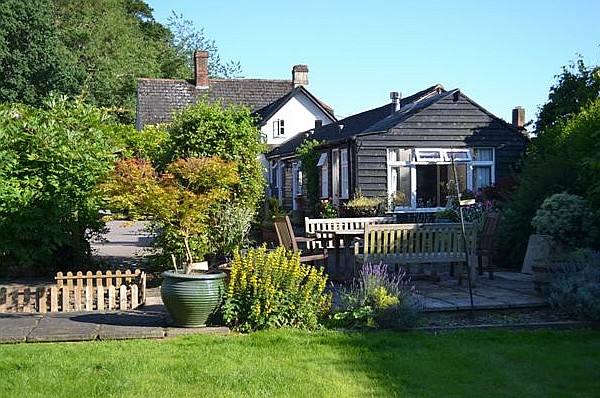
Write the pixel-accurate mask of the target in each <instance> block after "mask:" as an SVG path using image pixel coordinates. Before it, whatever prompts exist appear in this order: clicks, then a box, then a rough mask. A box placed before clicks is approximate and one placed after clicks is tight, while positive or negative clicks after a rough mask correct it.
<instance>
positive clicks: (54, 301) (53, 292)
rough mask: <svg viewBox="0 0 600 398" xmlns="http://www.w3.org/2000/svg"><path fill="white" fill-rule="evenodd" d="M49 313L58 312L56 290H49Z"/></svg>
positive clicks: (53, 288) (55, 288)
mask: <svg viewBox="0 0 600 398" xmlns="http://www.w3.org/2000/svg"><path fill="white" fill-rule="evenodd" d="M50 312H58V288H57V287H56V286H52V287H51V288H50Z"/></svg>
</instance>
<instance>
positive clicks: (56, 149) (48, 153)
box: [0, 97, 122, 274]
mask: <svg viewBox="0 0 600 398" xmlns="http://www.w3.org/2000/svg"><path fill="white" fill-rule="evenodd" d="M121 127H122V126H121V125H118V124H116V123H114V122H111V120H110V119H108V118H107V116H106V115H105V114H104V113H103V111H101V110H100V109H97V108H93V107H91V106H89V105H86V104H84V103H83V102H81V101H79V100H73V101H71V100H67V99H65V98H58V97H50V98H48V99H47V100H46V101H45V102H44V104H43V106H42V107H40V108H33V107H28V106H24V105H18V104H8V103H6V104H0V231H2V233H0V274H2V273H4V272H8V270H9V269H10V270H11V272H12V271H16V273H19V272H21V271H25V270H28V271H30V272H31V273H39V274H41V273H45V272H49V271H50V270H51V269H54V267H56V265H57V264H60V265H61V266H62V267H76V266H77V267H80V266H82V265H83V264H84V263H85V261H86V260H88V259H89V257H88V255H89V254H90V248H89V243H88V241H87V238H89V233H90V231H98V230H99V228H100V227H101V222H100V215H99V214H98V209H99V208H100V206H101V199H100V197H99V196H97V195H95V193H94V187H95V185H96V184H97V183H98V181H100V179H102V178H103V177H104V176H105V175H106V174H107V173H108V172H109V171H110V169H111V165H112V163H113V161H114V155H113V150H114V149H115V148H114V147H113V140H112V137H113V133H114V130H119V129H120V128H121Z"/></svg>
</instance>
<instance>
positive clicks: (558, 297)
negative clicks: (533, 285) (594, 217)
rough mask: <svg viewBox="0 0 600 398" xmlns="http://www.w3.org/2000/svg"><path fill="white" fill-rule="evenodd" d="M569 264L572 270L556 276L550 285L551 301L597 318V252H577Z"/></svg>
mask: <svg viewBox="0 0 600 398" xmlns="http://www.w3.org/2000/svg"><path fill="white" fill-rule="evenodd" d="M570 268H571V269H573V270H575V271H573V272H569V273H566V274H564V276H560V277H557V278H556V280H555V281H554V282H553V283H552V285H551V286H550V292H549V295H548V301H549V303H550V305H551V306H552V307H553V308H557V309H561V310H563V311H568V312H572V313H575V314H578V315H581V316H583V317H585V318H589V319H592V320H595V321H599V320H600V253H593V252H590V251H587V252H584V253H583V254H582V253H581V252H580V253H579V255H578V256H576V257H575V258H574V259H573V266H572V267H570Z"/></svg>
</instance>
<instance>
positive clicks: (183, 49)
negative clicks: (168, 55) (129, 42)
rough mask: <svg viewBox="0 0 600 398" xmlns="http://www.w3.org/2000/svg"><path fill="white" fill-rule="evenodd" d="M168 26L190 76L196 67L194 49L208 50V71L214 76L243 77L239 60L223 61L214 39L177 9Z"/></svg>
mask: <svg viewBox="0 0 600 398" xmlns="http://www.w3.org/2000/svg"><path fill="white" fill-rule="evenodd" d="M167 26H168V27H169V29H171V31H172V32H173V35H174V37H173V44H174V45H175V48H176V49H177V53H178V54H179V56H180V57H181V58H182V59H184V60H185V62H186V65H187V67H188V71H189V73H188V76H191V73H192V71H193V68H194V64H193V60H194V58H193V57H194V51H195V50H204V51H208V52H209V54H210V57H209V58H208V73H209V74H210V75H211V76H212V77H224V78H238V77H241V73H242V66H241V64H240V62H239V61H228V62H226V63H223V62H222V61H221V57H220V56H219V51H218V48H217V45H216V43H215V41H214V40H212V39H209V38H207V37H206V36H205V35H204V29H202V28H200V29H199V30H197V29H196V28H195V27H194V22H193V21H191V20H189V19H185V18H184V17H183V14H177V13H176V12H175V11H173V13H172V14H171V16H170V17H169V19H168V22H167Z"/></svg>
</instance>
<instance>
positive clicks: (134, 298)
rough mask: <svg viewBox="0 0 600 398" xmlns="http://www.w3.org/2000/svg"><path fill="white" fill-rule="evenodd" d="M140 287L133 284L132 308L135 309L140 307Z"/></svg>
mask: <svg viewBox="0 0 600 398" xmlns="http://www.w3.org/2000/svg"><path fill="white" fill-rule="evenodd" d="M138 305H139V304H138V287H137V285H136V284H132V285H131V309H132V310H134V309H136V308H137V307H138Z"/></svg>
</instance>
